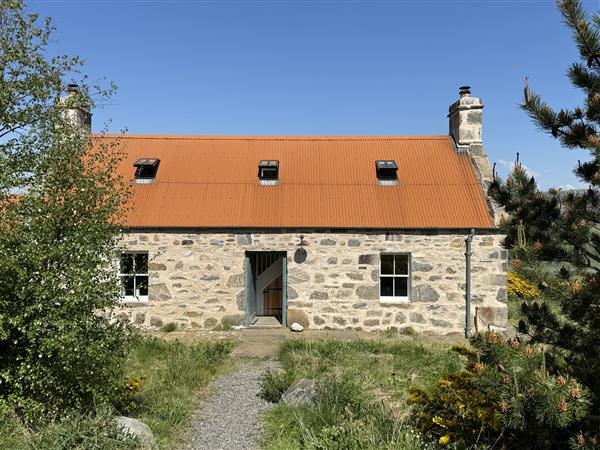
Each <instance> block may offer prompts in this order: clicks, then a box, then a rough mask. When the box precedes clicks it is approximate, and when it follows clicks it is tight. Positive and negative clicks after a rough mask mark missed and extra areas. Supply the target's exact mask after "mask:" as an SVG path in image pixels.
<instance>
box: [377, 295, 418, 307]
mask: <svg viewBox="0 0 600 450" xmlns="http://www.w3.org/2000/svg"><path fill="white" fill-rule="evenodd" d="M379 303H381V304H384V305H399V304H402V303H410V299H409V298H408V297H379Z"/></svg>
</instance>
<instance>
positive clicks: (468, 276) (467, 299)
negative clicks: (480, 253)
mask: <svg viewBox="0 0 600 450" xmlns="http://www.w3.org/2000/svg"><path fill="white" fill-rule="evenodd" d="M473 236H475V230H474V229H471V231H470V232H469V234H468V235H467V239H465V244H466V246H465V247H466V251H465V267H466V273H465V277H466V279H465V338H467V339H469V338H472V337H473V331H472V330H471V322H472V319H471V256H472V255H473V252H472V251H471V245H472V243H473Z"/></svg>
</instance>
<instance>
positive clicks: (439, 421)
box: [431, 416, 446, 428]
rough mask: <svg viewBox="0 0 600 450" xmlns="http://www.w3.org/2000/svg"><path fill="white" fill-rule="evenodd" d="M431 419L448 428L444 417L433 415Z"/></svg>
mask: <svg viewBox="0 0 600 450" xmlns="http://www.w3.org/2000/svg"><path fill="white" fill-rule="evenodd" d="M431 421H432V422H433V423H435V424H436V425H439V426H440V427H443V428H446V425H444V423H443V419H442V418H441V417H440V416H433V417H432V418H431Z"/></svg>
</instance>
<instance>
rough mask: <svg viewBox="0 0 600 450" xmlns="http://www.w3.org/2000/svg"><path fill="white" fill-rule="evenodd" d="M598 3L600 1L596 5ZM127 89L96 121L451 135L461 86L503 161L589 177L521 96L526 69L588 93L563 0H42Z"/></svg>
mask: <svg viewBox="0 0 600 450" xmlns="http://www.w3.org/2000/svg"><path fill="white" fill-rule="evenodd" d="M584 3H585V5H586V6H587V7H588V9H590V10H594V9H597V8H598V7H599V3H598V2H597V1H589V2H584ZM29 6H30V9H32V10H35V11H37V12H39V13H41V14H42V15H47V16H51V17H52V18H53V19H54V24H55V26H56V27H57V29H58V30H57V33H56V34H55V35H54V40H53V43H52V47H51V50H52V51H53V52H57V53H58V52H60V53H68V54H79V55H81V56H83V57H84V59H85V60H86V62H87V69H86V71H87V73H88V74H89V75H90V77H91V79H93V80H95V79H99V78H101V77H106V78H108V79H109V80H112V81H114V82H115V83H116V84H117V85H118V87H119V91H118V92H117V94H116V96H115V97H114V99H113V101H112V102H111V103H110V104H108V105H105V106H104V107H103V108H101V109H98V110H96V111H94V129H95V130H99V129H100V128H101V127H102V124H103V123H104V122H105V121H107V120H109V119H111V120H112V122H111V124H110V126H109V129H110V130H112V131H118V130H120V129H122V128H124V127H127V129H128V131H129V132H131V133H156V134H159V133H160V134H237V135H286V134H287V135H422V134H446V133H447V131H448V122H447V118H446V115H447V112H448V106H449V105H450V104H451V103H452V102H453V101H454V100H455V99H456V98H457V96H458V87H459V86H461V85H463V84H469V85H471V86H472V94H473V95H476V96H480V97H482V98H483V100H484V104H485V109H484V145H485V148H486V151H487V152H488V155H489V156H490V159H491V160H492V161H496V162H497V163H498V167H499V169H500V171H501V172H502V170H504V171H505V168H506V166H507V165H509V164H510V162H511V161H513V160H514V158H515V154H516V152H520V154H521V161H522V162H524V163H525V165H526V166H527V167H528V168H529V170H530V171H531V172H532V173H533V174H534V175H536V176H537V178H538V181H539V182H540V184H541V185H542V186H544V187H548V186H569V185H573V186H578V184H577V180H576V178H575V177H574V175H573V174H572V169H573V167H574V166H575V163H576V161H577V160H578V159H587V157H588V155H587V154H586V153H584V152H582V151H568V150H564V149H562V148H561V147H560V146H559V145H557V143H556V142H555V141H554V140H553V139H551V138H550V137H549V136H547V135H545V134H542V133H541V132H539V131H537V130H536V129H535V127H534V125H533V124H532V123H531V122H530V120H529V119H528V118H527V116H526V115H525V113H523V112H522V111H520V110H519V109H518V107H517V105H518V103H519V101H520V99H521V96H522V92H523V82H524V77H525V76H529V79H530V85H531V87H532V88H533V89H534V90H535V91H537V92H538V93H539V94H541V95H542V96H543V97H544V98H545V99H546V100H547V101H548V102H549V103H550V104H551V105H553V106H555V107H558V108H561V107H571V106H575V105H576V104H577V103H579V102H580V101H581V98H582V96H581V93H580V92H579V91H577V90H574V89H573V88H572V87H571V86H570V84H569V82H568V80H567V78H566V75H565V72H566V69H567V68H568V66H569V65H570V64H571V63H572V62H574V61H575V59H576V57H577V54H576V49H575V46H574V44H573V42H572V40H571V37H570V33H569V31H568V30H567V28H566V27H565V26H564V25H563V24H562V22H561V17H560V15H559V13H558V11H557V10H556V8H555V6H554V2H553V1H552V0H539V1H535V0H520V1H509V0H504V1H501V0H498V1H485V0H481V1H427V0H422V1H403V0H398V1H395V0H390V1H351V0H347V1H285V0H281V1H193V0H190V1H128V0H123V1H106V0H103V1H84V0H80V1H54V0H40V1H29Z"/></svg>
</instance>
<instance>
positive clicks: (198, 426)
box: [185, 358, 279, 450]
mask: <svg viewBox="0 0 600 450" xmlns="http://www.w3.org/2000/svg"><path fill="white" fill-rule="evenodd" d="M277 367H279V363H278V362H277V361H276V360H265V359H262V360H259V359H244V358H239V359H238V360H237V361H236V367H235V368H234V369H233V370H232V371H231V372H229V373H227V374H225V375H223V376H221V377H219V378H217V379H216V380H215V381H214V382H213V383H212V384H211V385H210V387H209V389H211V390H212V391H213V393H212V394H211V395H210V396H209V397H208V398H207V399H206V401H205V402H204V403H203V404H202V405H201V406H200V409H199V410H198V411H197V412H196V413H195V414H194V416H193V418H192V422H191V425H190V439H189V440H188V444H187V445H186V446H185V448H186V449H190V450H191V449H194V450H196V449H198V450H200V449H202V450H204V449H206V450H234V449H235V450H250V449H258V448H259V443H258V439H259V436H260V433H261V430H262V425H261V421H260V416H261V414H262V413H263V412H264V411H265V410H267V409H268V408H270V407H272V404H270V403H267V402H266V401H264V400H263V399H261V398H260V397H258V390H259V386H258V379H259V377H260V375H261V374H262V373H263V372H264V371H265V370H267V369H274V368H277Z"/></svg>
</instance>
